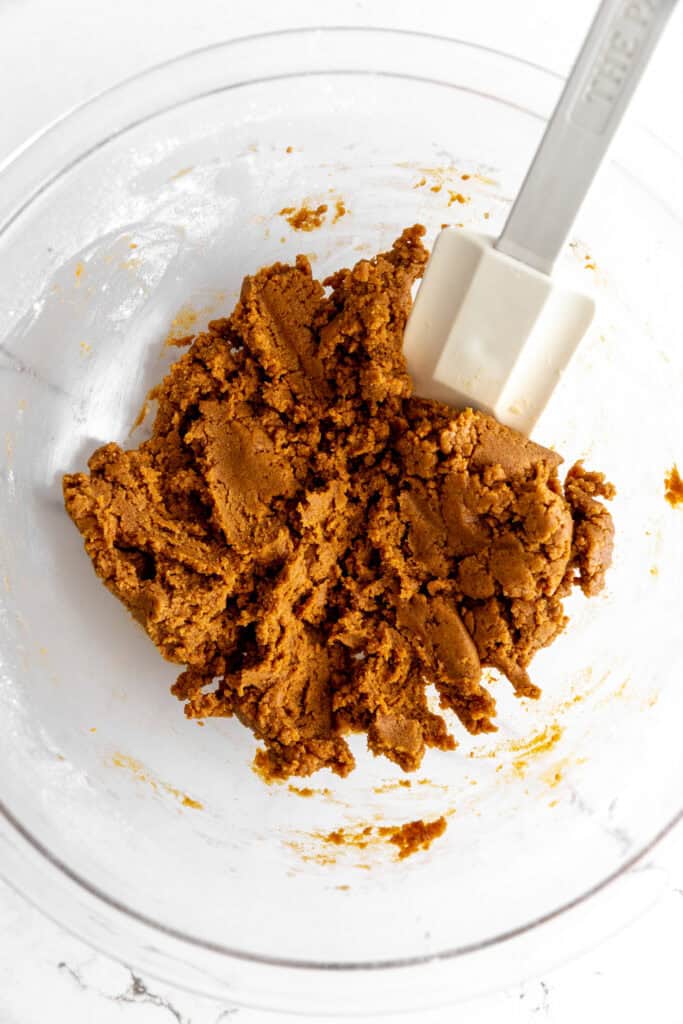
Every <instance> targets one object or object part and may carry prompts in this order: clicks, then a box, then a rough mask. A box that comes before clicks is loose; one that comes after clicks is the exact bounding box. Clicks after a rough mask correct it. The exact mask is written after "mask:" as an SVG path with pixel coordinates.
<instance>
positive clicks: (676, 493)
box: [664, 463, 683, 508]
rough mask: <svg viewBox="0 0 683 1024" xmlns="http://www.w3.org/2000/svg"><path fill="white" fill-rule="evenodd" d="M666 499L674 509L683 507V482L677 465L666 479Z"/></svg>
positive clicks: (674, 465)
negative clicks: (679, 506)
mask: <svg viewBox="0 0 683 1024" xmlns="http://www.w3.org/2000/svg"><path fill="white" fill-rule="evenodd" d="M664 497H665V498H666V500H667V501H668V502H669V504H670V505H671V507H672V508H676V507H677V506H678V505H683V480H682V479H681V475H680V473H679V472H678V466H677V465H676V463H674V464H673V466H672V467H671V469H670V470H669V472H668V473H667V474H666V476H665V477H664Z"/></svg>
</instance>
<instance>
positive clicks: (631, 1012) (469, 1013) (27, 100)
mask: <svg viewBox="0 0 683 1024" xmlns="http://www.w3.org/2000/svg"><path fill="white" fill-rule="evenodd" d="M596 6H597V5H596V3H595V0H572V3H571V4H567V3H562V4H561V3H557V2H556V3H548V0H515V3H510V2H509V0H497V2H494V0H470V2H469V3H464V2H463V0H454V2H451V3H449V4H444V3H442V2H441V0H423V2H422V3H420V4H415V3H414V0H372V2H369V0H355V2H350V0H349V2H346V3H343V4H340V3H337V2H329V0H318V2H312V0H287V2H283V0H272V2H266V0H260V2H259V0H251V3H250V4H248V5H245V4H236V3H234V2H233V3H231V2H230V0H192V2H191V3H188V2H186V0H182V2H181V0H142V2H141V0H116V3H115V4H104V3H103V2H101V0H100V2H97V0H61V2H55V0H0V96H2V97H3V103H2V108H1V109H2V114H1V116H0V161H2V159H3V158H4V157H5V156H6V155H7V154H8V153H10V152H11V151H12V149H14V148H15V147H16V146H18V145H20V144H21V143H22V142H23V141H24V140H25V139H26V138H27V137H29V136H30V135H31V134H32V133H33V132H35V131H37V130H39V129H40V127H41V126H42V125H43V124H45V122H47V121H49V120H50V119H52V118H54V117H56V116H58V115H59V114H60V113H61V112H62V111H64V110H65V109H67V108H68V107H69V106H71V105H73V104H74V103H77V102H79V101H80V100H82V99H83V98H85V97H86V96H88V95H90V94H92V93H93V92H96V91H98V90H100V89H102V88H104V87H106V86H108V85H111V84H113V83H114V82H116V81H117V80H118V79H120V78H121V77H123V76H125V75H128V74H131V73H134V72H135V71H138V70H140V69H142V68H144V67H145V66H147V65H149V64H151V63H154V62H156V61H159V60H163V59H165V58H167V57H171V56H173V55H175V54H177V53H180V52H182V51H183V50H186V49H190V48H193V47H197V46H202V45H204V44H206V43H208V42H210V41H212V40H215V39H225V38H229V37H231V36H236V35H242V34H245V33H247V32H256V31H265V30H267V29H271V28H279V27H284V26H288V25H305V24H374V25H393V26H401V27H405V28H415V29H421V30H426V31H434V32H442V33H444V34H447V35H452V36H459V37H461V38H465V39H469V40H472V41H476V42H480V43H485V44H487V45H490V46H493V47H496V48H499V49H502V50H506V51H508V52H512V53H515V54H517V55H519V56H522V57H525V58H527V59H530V60H535V61H537V62H539V63H542V64H544V65H546V66H549V67H552V68H554V69H555V70H557V71H559V72H566V71H567V69H568V67H569V65H570V62H571V59H572V55H573V54H574V53H575V51H576V48H577V45H578V43H579V40H580V38H581V35H582V33H583V31H584V30H585V28H586V26H587V24H588V22H589V20H590V18H591V16H592V13H593V11H594V10H595V7H596ZM531 26H533V30H531ZM682 32H683V8H681V9H679V10H678V11H677V12H676V14H675V15H674V18H673V21H672V24H671V29H670V32H669V34H668V38H667V39H665V40H664V43H663V45H662V46H661V48H660V50H659V52H658V54H657V56H656V59H655V61H654V64H653V67H652V70H651V74H650V75H649V77H648V80H647V81H646V82H645V83H644V85H643V87H642V88H641V90H640V92H639V95H638V97H637V99H636V106H637V114H638V115H639V116H640V117H641V119H642V118H645V119H647V123H648V125H649V127H650V129H651V130H652V131H653V132H655V133H656V134H658V135H660V136H661V137H663V138H665V139H667V140H669V141H671V140H672V139H674V136H675V139H674V142H675V145H676V146H677V147H678V149H679V151H680V150H681V148H683V119H682V118H681V117H680V113H678V112H677V111H675V107H674V104H675V97H676V95H678V96H680V95H681V93H682V87H683V73H682V71H681V65H680V51H681V39H682ZM36 58H38V59H36ZM7 97H11V100H10V101H9V102H8V101H7ZM634 870H656V871H658V872H659V873H661V877H662V879H663V883H664V884H663V894H662V896H661V897H660V899H659V900H658V902H657V903H656V904H655V905H654V906H653V907H651V908H650V909H649V910H648V911H647V912H645V913H643V914H642V915H641V916H640V917H639V918H638V919H637V920H636V921H634V922H633V923H632V924H631V925H630V926H628V927H627V928H625V929H623V930H622V931H620V932H619V933H618V934H616V935H614V936H613V937H612V938H611V939H609V940H608V941H607V942H604V943H603V944H602V945H601V946H599V947H598V948H596V949H594V950H593V951H591V952H590V953H588V954H586V955H584V956H583V957H581V958H580V959H577V960H575V961H573V962H572V963H570V964H567V965H565V966H563V967H561V968H559V969H557V970H555V971H553V972H552V973H550V974H548V975H547V976H545V977H543V978H538V979H533V980H530V981H528V982H526V983H525V984H523V985H521V986H519V987H517V988H513V989H508V990H505V991H503V992H499V993H496V994H493V995H490V996H487V997H486V998H481V999H478V1000H476V1001H474V1002H470V1003H467V1004H465V1005H460V1006H458V1007H457V1008H452V1009H448V1010H442V1011H439V1012H434V1013H431V1014H420V1015H419V1020H420V1022H421V1024H437V1022H438V1024H443V1022H446V1021H449V1022H450V1021H456V1020H457V1021H458V1022H462V1024H494V1022H495V1024H498V1022H500V1021H505V1024H527V1022H531V1021H538V1020H547V1021H552V1022H557V1024H565V1022H566V1024H570V1022H571V1024H574V1022H575V1021H576V1020H585V1021H589V1022H592V1021H597V1020H601V1019H606V1020H615V1019H616V1020H619V1021H620V1024H631V1022H633V1024H635V1022H636V1021H637V1022H641V1021H643V1020H647V1021H653V1022H655V1021H656V1022H657V1024H683V998H682V997H683V978H682V970H681V965H682V963H683V961H682V959H681V949H682V948H683V827H679V828H678V829H676V830H675V831H674V832H673V833H672V834H670V835H669V836H668V837H667V838H666V839H665V840H664V841H663V842H662V843H660V844H659V846H658V847H657V848H655V850H654V851H653V852H652V853H651V854H650V855H649V856H648V858H647V859H646V860H645V861H644V862H641V863H640V864H639V865H637V866H636V868H635V869H634ZM274 1019H275V1018H274V1017H273V1016H272V1015H267V1014H263V1013H261V1012H256V1011H250V1010H244V1009H236V1008H234V1007H230V1006H220V1005H217V1004H215V1003H213V1002H211V1001H210V1000H207V999H202V998H199V997H197V996H194V995H190V994H188V993H184V992H178V991H175V990H172V989H171V988H170V987H169V986H168V985H164V984H161V983H159V982H157V981H155V980H154V979H150V978H146V977H145V978H143V977H140V976H139V975H138V974H137V973H136V971H135V967H134V965H130V966H122V965H120V964H117V963H115V962H113V961H111V960H109V959H108V958H107V957H105V956H103V955H101V954H99V953H96V952H94V951H93V950H91V949H90V948H89V947H87V946H85V945H84V944H83V943H82V942H80V941H79V940H78V939H76V938H74V937H73V936H71V935H69V934H67V933H66V932H65V931H63V930H62V929H61V928H59V927H58V926H57V925H55V924H54V923H52V922H51V921H48V920H46V919H45V918H44V917H43V916H42V915H41V914H40V913H39V911H37V910H36V909H34V908H33V907H31V906H30V905H28V904H27V903H26V902H25V901H24V900H23V899H22V898H20V897H19V896H17V895H16V894H15V893H13V892H12V890H11V889H9V888H8V887H7V886H5V885H3V884H2V883H0V1024H47V1022H48V1021H49V1022H57V1024H61V1022H68V1024H90V1022H93V1021H94V1022H97V1024H115V1022H116V1024H120V1022H123V1024H155V1022H159V1024H164V1022H167V1021H168V1022H172V1021H177V1022H178V1024H219V1022H225V1021H231V1022H232V1021H238V1022H239V1024H265V1022H266V1021H272V1020H274ZM290 1019H291V1018H290ZM384 1019H385V1020H389V1019H390V1018H384ZM391 1019H393V1018H391ZM401 1020H403V1021H405V1020H406V1018H405V1017H403V1018H401Z"/></svg>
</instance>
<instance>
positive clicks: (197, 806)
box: [111, 753, 204, 811]
mask: <svg viewBox="0 0 683 1024" xmlns="http://www.w3.org/2000/svg"><path fill="white" fill-rule="evenodd" d="M111 763H112V764H113V765H114V767H116V768H125V769H127V770H128V771H129V772H130V773H131V774H132V775H133V776H134V777H135V778H136V779H137V780H138V781H139V782H144V783H145V784H146V785H147V786H149V787H150V788H151V789H153V790H154V792H155V793H158V792H160V791H161V792H163V793H168V794H169V796H173V797H175V799H176V800H178V801H179V803H180V804H182V806H183V807H191V808H193V809H194V810H196V811H203V810H204V804H203V803H201V801H199V800H194V799H193V798H192V797H191V796H188V795H187V793H183V792H182V791H181V790H179V789H176V787H175V786H171V785H169V783H168V782H162V781H160V780H159V779H156V778H154V776H153V775H151V774H150V773H149V772H148V771H147V769H146V768H145V766H144V765H143V764H142V762H141V761H138V760H137V758H135V757H130V756H129V755H128V754H120V753H116V754H114V755H113V756H112V758H111Z"/></svg>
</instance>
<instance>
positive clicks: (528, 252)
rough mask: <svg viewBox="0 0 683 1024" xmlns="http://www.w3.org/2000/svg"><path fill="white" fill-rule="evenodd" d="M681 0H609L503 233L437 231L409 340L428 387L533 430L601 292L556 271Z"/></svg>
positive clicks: (409, 354) (411, 359)
mask: <svg viewBox="0 0 683 1024" xmlns="http://www.w3.org/2000/svg"><path fill="white" fill-rule="evenodd" d="M675 3H676V0H603V3H602V4H601V5H600V8H599V10H598V13H597V15H596V17H595V20H594V21H593V24H592V25H591V28H590V30H589V32H588V36H587V37H586V41H585V43H584V45H583V48H582V50H581V53H580V54H579V56H578V58H577V61H576V64H575V65H574V68H573V70H572V73H571V75H570V76H569V79H568V80H567V84H566V86H565V88H564V90H563V92H562V95H561V96H560V99H559V101H558V104H557V107H556V108H555V112H554V114H553V116H552V119H551V120H550V122H549V124H548V127H547V129H546V131H545V134H544V136H543V139H542V140H541V143H540V145H539V147H538V151H537V153H536V156H535V157H534V161H533V163H532V165H531V167H530V169H529V172H528V174H527V176H526V178H525V180H524V183H523V184H522V187H521V189H520V192H519V195H518V196H517V200H516V202H515V204H514V206H513V208H512V211H511V213H510V216H509V217H508V220H507V223H506V225H505V228H504V230H503V233H502V235H501V236H500V238H499V239H498V240H497V241H494V240H493V239H489V238H486V237H484V236H481V235H473V234H469V233H467V232H464V231H462V230H459V229H457V228H445V229H444V230H443V231H442V232H441V233H440V235H439V236H438V238H437V240H436V244H435V245H434V248H433V251H432V255H431V257H430V260H429V263H428V264H427V268H426V271H425V275H424V278H423V281H422V284H421V286H420V289H419V291H418V294H417V297H416V299H415V305H414V307H413V310H412V313H411V315H410V318H409V320H408V324H407V327H406V332H405V338H404V351H405V354H406V358H407V361H408V368H409V370H410V372H411V374H412V377H413V380H414V382H415V388H416V391H417V393H418V394H420V395H422V396H424V397H426V398H437V399H440V400H441V401H445V402H450V403H451V404H455V405H461V406H462V405H474V406H476V407H477V408H480V409H484V410H485V411H487V412H491V413H493V414H494V415H495V416H496V417H497V418H498V419H499V420H501V421H502V422H503V423H506V424H507V425H508V426H511V427H515V428H516V429H517V430H520V431H522V432H523V433H527V434H528V433H529V432H530V431H531V429H532V428H533V426H534V424H535V422H536V420H537V419H538V417H539V416H540V414H541V412H542V411H543V409H544V408H545V405H546V404H547V402H548V400H549V398H550V396H551V395H552V392H553V390H554V388H555V386H556V384H557V382H558V380H559V378H560V376H561V374H562V372H563V370H564V369H565V368H566V366H567V364H568V363H569V361H570V359H571V357H572V355H573V353H574V351H575V350H576V348H577V346H578V344H579V342H580V341H581V339H582V337H583V335H584V334H585V332H586V330H587V328H588V326H589V324H590V322H591V320H592V317H593V311H594V303H593V300H592V299H591V298H590V297H588V296H587V295H584V294H582V293H581V292H577V291H575V290H573V289H571V288H568V287H566V286H564V285H563V284H562V283H561V282H558V281H556V280H554V279H553V278H552V277H551V273H552V269H553V265H554V263H555V260H556V258H557V256H558V254H559V252H560V250H561V249H562V246H563V245H564V243H565V241H566V238H567V235H568V234H569V231H570V229H571V226H572V224H573V222H574V219H575V217H576V214H577V211H578V209H579V207H580V205H581V203H582V201H583V199H584V197H585V195H586V192H587V191H588V188H589V186H590V184H591V182H592V180H593V178H594V176H595V174H596V172H597V170H598V167H599V166H600V163H601V162H602V159H603V157H604V156H605V153H606V151H607V147H608V145H609V143H610V141H611V139H612V136H613V135H614V132H615V131H616V128H617V126H618V124H619V122H620V121H621V118H622V116H623V114H624V111H625V110H626V107H627V104H628V101H629V99H630V97H631V95H632V93H633V90H634V89H635V87H636V84H637V83H638V81H639V79H640V77H641V75H642V73H643V71H644V69H645V66H646V64H647V62H648V60H649V57H650V54H651V53H652V50H653V49H654V46H655V44H656V42H657V39H658V38H659V36H660V34H661V32H662V31H663V28H664V25H665V23H666V20H667V18H668V16H669V14H670V13H671V11H672V9H673V7H674V5H675Z"/></svg>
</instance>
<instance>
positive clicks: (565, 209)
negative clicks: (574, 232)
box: [496, 0, 676, 274]
mask: <svg viewBox="0 0 683 1024" xmlns="http://www.w3.org/2000/svg"><path fill="white" fill-rule="evenodd" d="M675 4H676V0H603V2H602V3H601V5H600V8H599V10H598V13H597V14H596V16H595V20H594V21H593V24H592V25H591V27H590V30H589V32H588V35H587V37H586V41H585V43H584V44H583V47H582V49H581V52H580V54H579V56H578V58H577V60H576V63H575V65H574V68H573V70H572V73H571V75H570V76H569V78H568V80H567V84H566V85H565V87H564V90H563V92H562V95H561V96H560V99H559V101H558V104H557V107H556V108H555V112H554V114H553V116H552V119H551V120H550V122H549V123H548V127H547V128H546V131H545V135H544V136H543V138H542V140H541V144H540V145H539V147H538V150H537V152H536V156H535V157H534V160H533V163H532V164H531V167H530V168H529V171H528V173H527V176H526V178H525V179H524V183H523V184H522V187H521V189H520V192H519V195H518V196H517V199H516V201H515V204H514V206H513V207H512V210H511V212H510V216H509V217H508V219H507V223H506V225H505V228H504V229H503V233H502V234H501V236H500V238H499V239H498V241H497V242H496V248H498V249H500V250H501V251H502V252H504V253H507V255H508V256H512V257H514V258H515V259H517V260H521V262H522V263H527V264H529V266H531V267H535V268H536V270H540V271H542V272H543V273H545V274H550V273H551V271H552V268H553V264H554V263H555V260H556V259H557V257H558V255H559V253H560V250H561V249H562V247H563V245H564V243H565V241H566V239H567V235H568V234H569V231H570V230H571V226H572V224H573V223H574V219H575V217H576V214H577V213H578V210H579V207H580V206H581V203H582V202H583V199H584V197H585V195H586V193H587V191H588V189H589V187H590V184H591V182H592V180H593V178H594V176H595V173H596V171H597V170H598V167H599V166H600V164H601V162H602V159H603V157H604V155H605V153H606V151H607V147H608V146H609V143H610V140H611V138H612V136H613V135H614V132H615V131H616V129H617V126H618V125H619V122H620V121H621V119H622V117H623V114H624V111H625V110H626V107H627V106H628V102H629V100H630V98H631V95H632V93H633V90H634V89H635V87H636V85H637V84H638V82H639V80H640V77H641V75H642V73H643V71H644V70H645V67H646V65H647V62H648V60H649V58H650V55H651V53H652V51H653V49H654V47H655V44H656V42H657V40H658V39H659V36H660V35H661V33H662V31H663V29H664V26H665V24H666V21H667V19H668V17H669V15H670V14H671V11H672V10H673V8H674V6H675Z"/></svg>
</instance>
